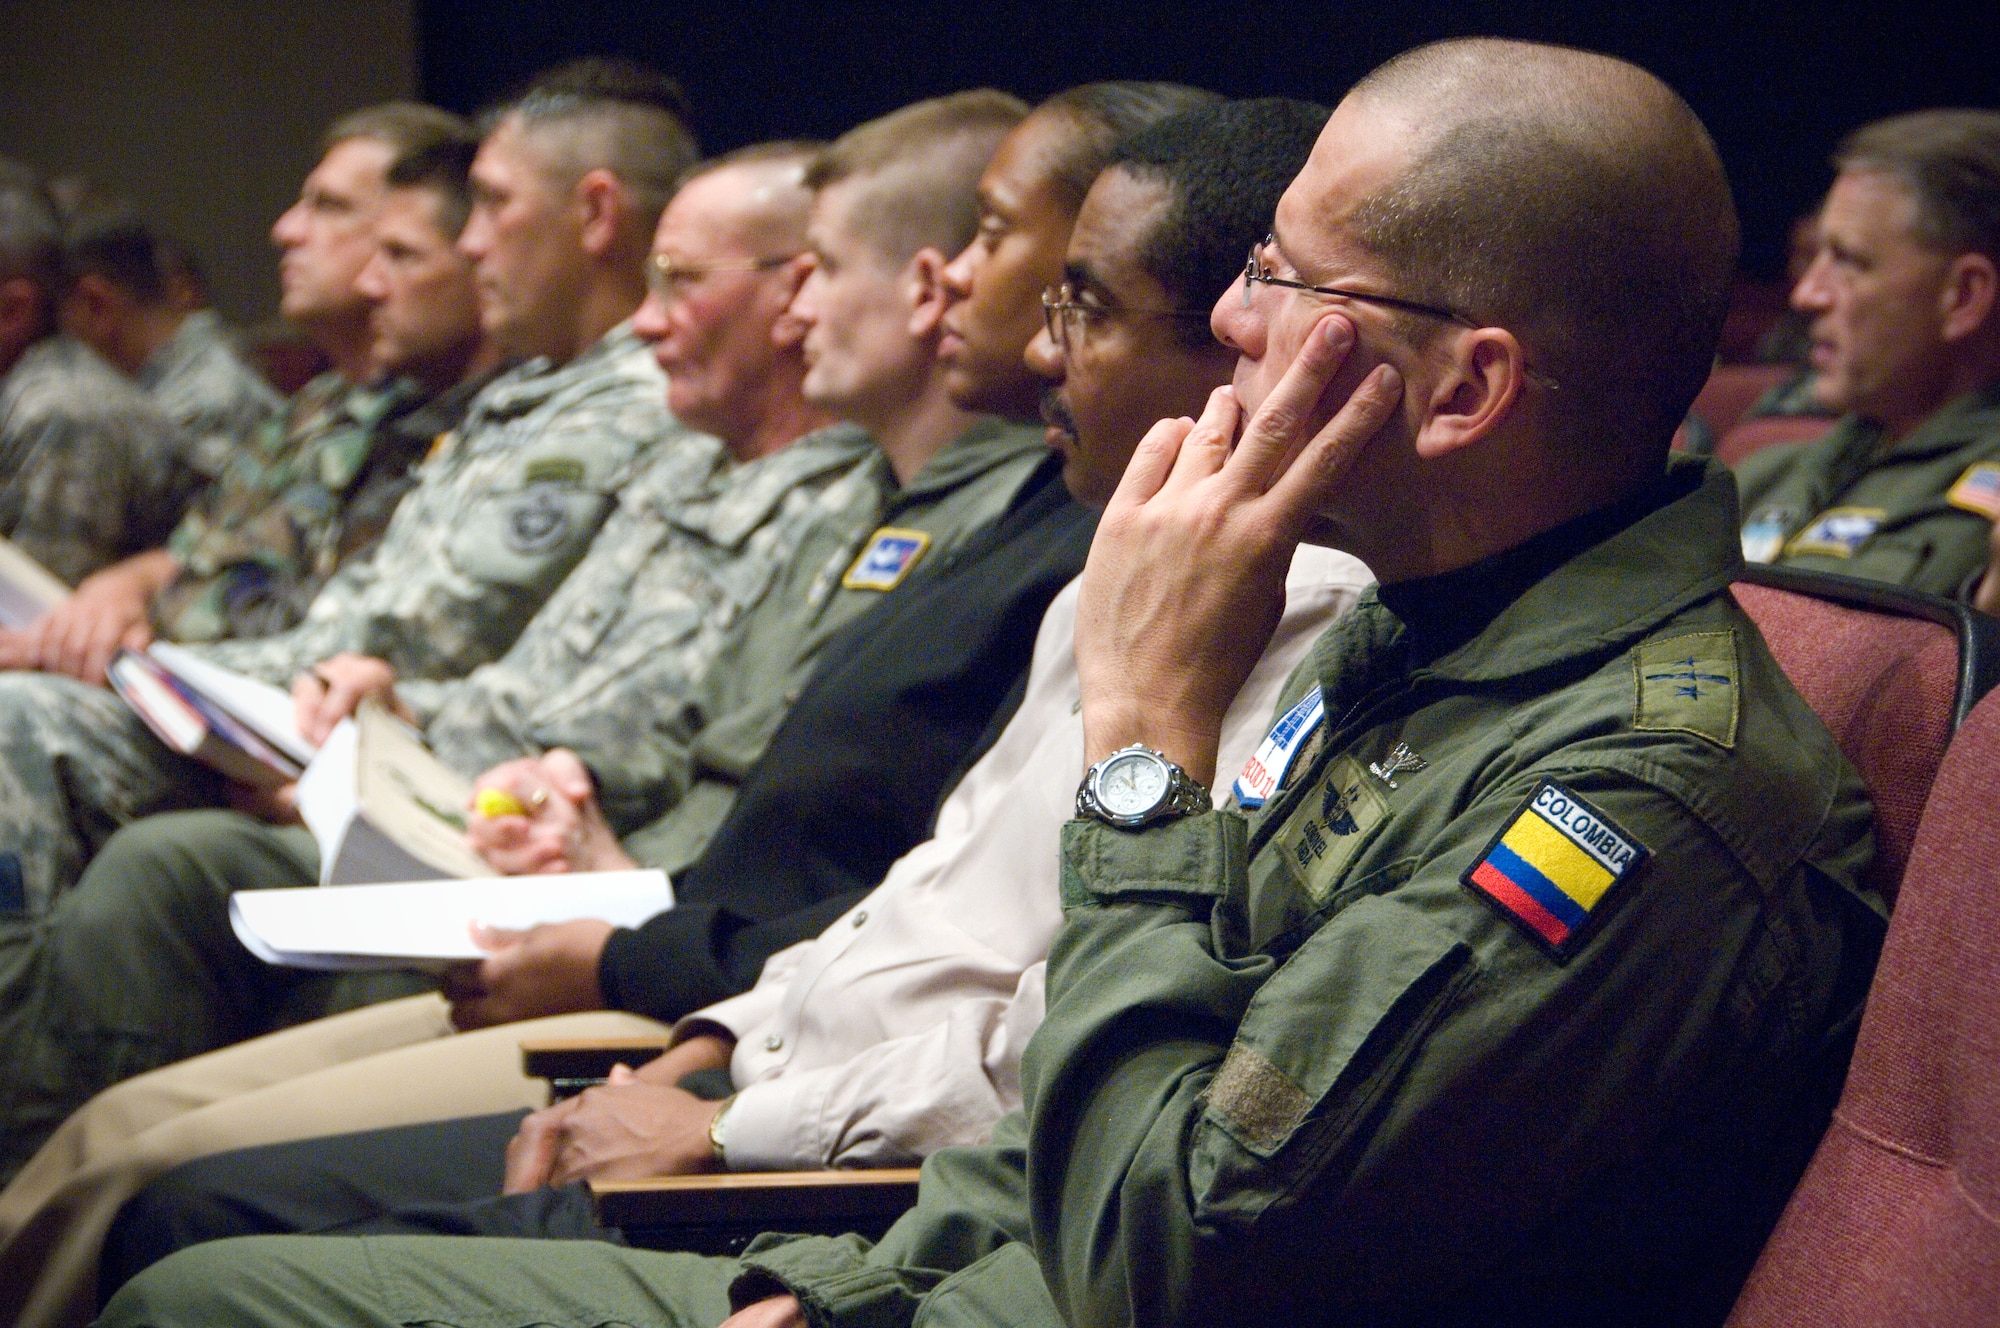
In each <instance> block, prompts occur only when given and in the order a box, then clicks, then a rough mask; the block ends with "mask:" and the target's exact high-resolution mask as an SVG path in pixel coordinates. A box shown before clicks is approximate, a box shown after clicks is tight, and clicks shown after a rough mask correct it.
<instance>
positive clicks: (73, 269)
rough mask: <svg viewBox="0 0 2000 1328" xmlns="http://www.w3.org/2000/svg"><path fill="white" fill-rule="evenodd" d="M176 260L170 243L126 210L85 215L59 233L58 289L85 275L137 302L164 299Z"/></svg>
mask: <svg viewBox="0 0 2000 1328" xmlns="http://www.w3.org/2000/svg"><path fill="white" fill-rule="evenodd" d="M176 260H177V254H176V252H175V250H174V248H173V246H171V245H169V244H167V243H166V242H165V241H164V240H163V239H162V238H161V237H160V235H159V233H158V232H156V231H155V230H154V229H153V228H152V227H151V226H149V225H147V224H146V223H145V222H144V221H142V220H141V219H140V218H138V217H136V216H134V215H133V214H131V213H130V212H125V211H122V210H120V211H114V212H103V213H97V214H94V215H86V216H84V217H82V218H80V219H78V220H77V221H76V222H75V223H73V224H72V225H71V226H70V228H69V233H68V234H66V235H65V236H64V237H63V259H62V291H63V294H64V295H65V296H67V295H68V294H69V292H70V291H72V290H74V289H75V288H76V283H77V282H79V281H81V280H82V279H83V278H84V277H86V276H96V277H100V278H102V279H103V280H105V281H108V282H110V283H111V284H112V285H113V286H116V287H117V288H118V289H119V290H122V291H124V292H125V293H126V294H127V295H130V296H131V297H132V298H133V299H135V300H137V301H138V302H139V303H141V304H148V305H152V304H163V303H165V302H166V300H167V298H168V296H169V294H170V293H171V289H170V288H171V283H172V281H173V278H174V265H175V263H176Z"/></svg>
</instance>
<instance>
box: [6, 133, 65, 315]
mask: <svg viewBox="0 0 2000 1328" xmlns="http://www.w3.org/2000/svg"><path fill="white" fill-rule="evenodd" d="M18 277H26V278H27V279H28V280H29V281H31V282H33V283H34V284H35V287H36V289H38V290H40V291H41V292H42V296H43V298H44V300H45V301H52V300H53V299H54V298H55V293H56V288H57V285H58V283H59V282H60V281H61V277H62V227H61V225H60V224H59V223H58V222H57V220H56V209H55V204H54V203H52V202H50V201H49V195H48V191H47V189H46V188H45V187H44V186H43V182H42V177H41V174H40V172H38V171H36V170H35V169H34V168H33V167H31V166H28V165H25V164H24V163H22V162H18V161H14V160H12V159H11V158H7V157H0V281H12V280H14V279H16V278H18Z"/></svg>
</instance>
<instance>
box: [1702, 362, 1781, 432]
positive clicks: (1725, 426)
mask: <svg viewBox="0 0 2000 1328" xmlns="http://www.w3.org/2000/svg"><path fill="white" fill-rule="evenodd" d="M1797 372H1798V369H1797V367H1796V366H1794V365H1790V364H1718V365H1716V366H1715V368H1714V370H1712V371H1711V372H1710V373H1709V375H1708V381H1707V382H1706V383H1704V384H1702V388H1701V392H1700V393H1699V394H1698V395H1697V396H1696V397H1695V399H1694V404H1693V405H1692V406H1689V407H1688V414H1690V415H1692V416H1694V417H1695V418H1696V419H1698V420H1700V421H1701V422H1702V423H1703V424H1706V425H1707V426H1708V427H1709V431H1710V432H1712V433H1713V434H1714V435H1715V436H1716V437H1717V438H1720V437H1722V436H1723V435H1724V434H1726V433H1728V432H1729V431H1730V430H1731V429H1733V428H1735V427H1736V422H1737V421H1738V420H1740V419H1742V418H1743V412H1744V411H1746V410H1748V409H1750V407H1752V406H1754V405H1756V404H1757V398H1758V397H1761V396H1763V395H1764V394H1765V393H1766V392H1768V391H1770V390H1771V389H1772V388H1774V387H1776V386H1777V385H1778V384H1779V383H1782V382H1784V381H1785V380H1786V379H1787V378H1790V377H1791V376H1792V375H1793V374H1795V373H1797Z"/></svg>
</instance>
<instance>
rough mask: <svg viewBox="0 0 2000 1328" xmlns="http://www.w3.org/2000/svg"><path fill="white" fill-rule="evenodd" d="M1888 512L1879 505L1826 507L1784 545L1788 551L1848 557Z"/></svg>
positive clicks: (1857, 550)
mask: <svg viewBox="0 0 2000 1328" xmlns="http://www.w3.org/2000/svg"><path fill="white" fill-rule="evenodd" d="M1887 515H1888V513H1887V512H1885V511H1883V510H1882V509H1881V508H1879V507H1830V508H1828V509H1827V510H1826V511H1824V512H1821V513H1820V514H1819V515H1818V516H1816V517H1814V518H1813V519H1812V522H1811V524H1809V525H1808V526H1807V527H1806V528H1805V529H1804V530H1801V531H1800V532H1799V533H1798V534H1796V535H1794V536H1792V539H1791V542H1790V543H1789V544H1787V545H1785V552H1786V553H1787V554H1791V555H1794V556H1796V555H1799V554H1818V555H1819V556H1820V557H1822V558H1852V557H1853V556H1854V555H1855V554H1857V553H1859V552H1860V551H1861V546H1862V545H1864V544H1866V543H1867V542H1868V540H1869V537H1870V536H1872V535H1873V534H1874V533H1875V528H1876V527H1877V526H1879V525H1881V524H1882V518H1883V517H1885V516H1887Z"/></svg>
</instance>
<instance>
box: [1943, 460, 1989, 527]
mask: <svg viewBox="0 0 2000 1328" xmlns="http://www.w3.org/2000/svg"><path fill="white" fill-rule="evenodd" d="M1944 500H1945V501H1946V502H1948V503H1950V504H1951V505H1952V506H1953V507H1958V508H1963V509H1964V510H1965V511H1968V512H1977V513H1978V514H1979V515H1981V516H1983V517H1985V518H1986V519H1987V520H1988V521H2000V463H1995V462H1992V461H1975V462H1973V463H1972V464H1971V465H1969V466H1967V467H1966V468H1965V473H1964V474H1963V475H1960V476H1959V477H1958V482H1957V483H1956V484H1954V485H1952V486H1951V489H1950V491H1949V492H1947V493H1946V494H1945V496H1944Z"/></svg>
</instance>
